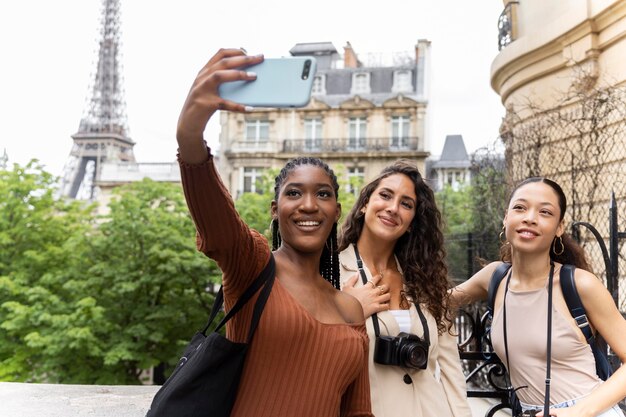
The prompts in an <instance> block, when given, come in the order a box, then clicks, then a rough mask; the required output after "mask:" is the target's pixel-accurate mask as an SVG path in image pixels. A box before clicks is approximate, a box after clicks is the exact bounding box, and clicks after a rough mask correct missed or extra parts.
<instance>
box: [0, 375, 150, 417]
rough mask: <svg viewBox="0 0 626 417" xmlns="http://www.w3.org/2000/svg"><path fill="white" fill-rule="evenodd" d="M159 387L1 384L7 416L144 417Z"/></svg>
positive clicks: (0, 396)
mask: <svg viewBox="0 0 626 417" xmlns="http://www.w3.org/2000/svg"><path fill="white" fill-rule="evenodd" d="M158 389H159V387H158V386H147V385H137V386H134V385H116V386H110V385H60V384H59V385H57V384H25V383H17V382H0V410H2V411H1V412H0V414H1V415H2V416H6V417H42V416H45V417H144V416H145V415H146V411H147V410H148V407H149V406H150V402H151V401H152V397H154V394H155V392H156V391H157V390H158Z"/></svg>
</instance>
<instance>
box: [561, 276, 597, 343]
mask: <svg viewBox="0 0 626 417" xmlns="http://www.w3.org/2000/svg"><path fill="white" fill-rule="evenodd" d="M575 269H576V267H574V266H573V265H563V266H561V275H560V282H561V291H563V297H564V298H565V302H566V303H567V308H568V309H569V312H570V314H571V315H572V317H573V318H574V320H575V321H576V324H577V325H578V327H579V328H580V330H581V331H582V332H583V335H585V340H587V342H588V343H589V344H592V341H593V339H594V336H593V332H592V331H591V327H590V326H589V320H588V319H587V314H586V312H585V307H583V303H582V301H581V300H580V296H579V295H578V290H577V289H576V282H575V281H574V270H575Z"/></svg>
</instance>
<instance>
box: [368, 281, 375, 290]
mask: <svg viewBox="0 0 626 417" xmlns="http://www.w3.org/2000/svg"><path fill="white" fill-rule="evenodd" d="M366 284H372V289H374V288H376V284H374V281H372V280H369V281H367V282H366Z"/></svg>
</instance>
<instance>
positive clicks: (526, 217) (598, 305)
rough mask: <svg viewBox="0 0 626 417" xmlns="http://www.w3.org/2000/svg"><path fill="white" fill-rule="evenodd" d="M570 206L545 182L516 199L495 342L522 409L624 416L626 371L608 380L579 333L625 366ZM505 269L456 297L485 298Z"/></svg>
mask: <svg viewBox="0 0 626 417" xmlns="http://www.w3.org/2000/svg"><path fill="white" fill-rule="evenodd" d="M566 206H567V204H566V198H565V194H564V193H563V190H562V189H561V187H560V186H559V185H558V184H557V183H556V182H554V181H552V180H550V179H547V178H540V177H532V178H528V179H526V180H525V181H523V182H521V183H520V184H519V185H518V186H517V187H516V188H515V189H514V190H513V192H512V193H511V196H510V198H509V204H508V209H507V211H506V213H505V216H504V220H503V226H502V232H501V233H500V238H501V241H502V247H501V251H500V255H501V256H500V257H501V260H502V261H504V262H507V263H509V264H510V270H509V271H510V272H508V274H507V278H506V279H502V281H501V282H500V283H499V285H498V286H497V287H496V291H495V302H494V304H493V319H492V323H491V340H492V343H493V347H494V350H495V351H496V353H497V354H498V356H499V357H500V358H501V359H506V361H504V363H505V365H506V367H507V369H508V372H509V375H510V379H511V384H512V385H513V388H514V389H515V390H516V394H517V396H518V397H519V400H520V402H521V407H522V409H523V410H524V411H531V410H532V411H542V410H544V411H545V410H547V409H548V408H549V409H550V410H549V412H550V414H551V415H553V416H559V417H567V416H572V417H573V416H603V417H609V416H611V417H613V416H614V417H617V416H623V414H622V412H621V411H620V409H619V407H618V406H617V405H616V404H617V403H618V402H619V401H620V400H622V399H623V398H624V396H626V367H624V366H622V367H621V368H620V369H618V370H617V371H616V372H615V373H614V374H613V375H612V376H611V377H610V378H608V380H607V381H606V382H603V381H602V380H601V379H600V377H599V375H598V372H597V370H596V362H595V358H594V354H593V352H592V349H591V348H590V344H588V342H587V340H586V339H585V336H584V335H583V332H582V331H581V328H582V327H585V326H587V325H590V326H591V327H592V329H593V332H594V334H595V333H596V332H597V333H599V334H600V335H601V336H602V337H603V338H604V339H605V340H606V341H607V343H608V344H609V346H610V347H611V349H612V350H613V351H614V352H615V353H616V354H617V355H618V356H619V358H620V360H621V361H622V363H624V361H626V336H625V335H626V321H625V320H624V318H623V317H622V316H621V314H620V312H619V311H618V310H617V308H616V306H615V304H614V303H613V300H612V299H611V296H610V294H609V292H608V291H607V290H606V288H604V286H603V285H602V283H601V282H600V280H599V279H598V278H597V277H596V276H595V275H593V274H592V273H591V272H589V271H588V269H589V267H588V265H587V262H586V260H585V256H584V252H583V250H582V248H580V247H579V246H578V245H577V244H576V242H574V240H573V239H572V238H571V237H569V236H568V235H567V233H565V226H564V223H563V217H564V215H565V210H566ZM568 264H569V265H568ZM501 265H502V262H493V263H491V264H489V265H487V266H486V267H485V268H483V269H482V270H481V271H479V272H478V273H476V274H475V275H474V276H473V277H472V278H470V279H469V280H468V281H466V282H464V283H463V284H460V285H458V286H457V287H456V288H455V289H454V291H453V293H452V297H453V299H454V300H455V301H456V302H458V303H459V304H466V303H471V302H474V301H476V300H481V299H482V300H484V299H486V298H487V294H488V288H489V285H490V282H491V281H492V279H494V278H492V276H493V277H495V276H496V273H494V271H496V268H498V269H500V268H499V267H500V266H501ZM566 267H568V268H566ZM570 267H571V268H575V269H572V270H574V272H572V274H573V280H574V287H575V291H576V289H577V292H578V294H579V295H580V300H581V301H582V305H583V309H584V311H583V314H582V315H578V316H577V317H576V318H574V317H572V314H570V310H569V308H568V303H567V302H566V300H565V298H564V295H563V291H565V290H564V289H563V291H561V289H562V286H561V277H563V276H564V274H563V273H562V272H561V270H567V269H569V268H570ZM494 282H497V281H494ZM553 288H554V291H552V289H553ZM489 291H491V290H489ZM553 312H554V314H552V313H553ZM585 313H586V316H585ZM546 317H549V319H548V320H549V322H547V321H546ZM583 317H584V319H585V320H584V321H580V320H581V319H582V318H583ZM548 323H549V324H548ZM579 326H580V327H579ZM507 328H508V332H507ZM549 329H550V330H549ZM589 343H592V342H589ZM509 359H511V361H510V362H509ZM548 364H549V365H550V367H549V368H548V367H547V365H548ZM544 384H545V385H544ZM538 415H539V416H541V415H542V413H541V412H540V413H539V414H538Z"/></svg>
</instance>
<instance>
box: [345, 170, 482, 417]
mask: <svg viewBox="0 0 626 417" xmlns="http://www.w3.org/2000/svg"><path fill="white" fill-rule="evenodd" d="M339 248H340V250H341V253H340V255H339V260H340V266H341V274H342V288H343V290H344V291H345V292H348V293H350V294H352V295H354V296H355V297H357V299H359V301H361V304H362V307H363V310H364V314H365V316H366V317H368V318H367V330H368V335H369V339H370V344H369V376H370V390H371V396H372V410H373V412H374V414H375V415H376V416H377V417H391V416H398V415H402V416H406V417H469V416H471V411H470V408H469V405H468V402H467V398H466V394H465V378H464V376H463V373H462V371H461V363H460V359H459V352H458V348H457V345H456V337H455V336H453V334H452V333H453V330H452V321H451V314H450V310H449V308H448V288H449V284H448V278H447V268H446V265H445V262H444V257H445V250H444V247H443V234H442V232H441V214H440V213H439V210H438V209H437V205H436V204H435V196H434V194H433V191H432V190H431V189H430V188H429V187H428V185H427V184H426V183H425V182H424V179H423V178H422V176H421V174H420V173H419V171H418V169H417V168H416V167H415V166H414V165H413V164H412V163H410V162H409V161H397V162H395V163H393V164H391V165H390V166H388V167H386V168H385V169H383V171H382V172H381V173H380V174H379V175H378V177H376V178H375V179H374V180H373V181H371V182H370V183H369V184H367V185H366V186H365V187H363V190H362V191H361V193H360V195H359V198H358V200H357V202H356V204H355V205H354V207H353V208H352V211H351V212H350V214H349V215H348V216H347V218H346V221H345V223H344V225H343V230H342V237H341V243H340V245H339Z"/></svg>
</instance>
